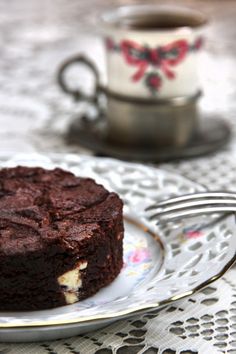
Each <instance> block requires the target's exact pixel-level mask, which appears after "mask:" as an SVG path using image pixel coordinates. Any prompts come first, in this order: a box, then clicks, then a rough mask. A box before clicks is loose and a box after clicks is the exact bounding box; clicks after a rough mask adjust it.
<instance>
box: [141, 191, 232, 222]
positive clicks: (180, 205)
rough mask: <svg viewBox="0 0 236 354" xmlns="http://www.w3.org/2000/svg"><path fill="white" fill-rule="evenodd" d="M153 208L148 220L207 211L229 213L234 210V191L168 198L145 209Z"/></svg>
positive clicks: (173, 217) (166, 220)
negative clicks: (153, 211)
mask: <svg viewBox="0 0 236 354" xmlns="http://www.w3.org/2000/svg"><path fill="white" fill-rule="evenodd" d="M151 210H155V213H154V214H153V215H151V216H149V219H150V220H154V219H157V221H159V222H163V221H165V222H168V221H172V220H176V219H180V218H183V217H192V216H197V215H200V214H207V213H229V212H235V211H236V192H235V193H234V192H222V191H215V192H198V193H191V194H186V195H183V196H180V197H175V198H170V199H168V200H165V201H162V202H160V203H155V204H153V205H151V206H149V207H148V208H146V211H151Z"/></svg>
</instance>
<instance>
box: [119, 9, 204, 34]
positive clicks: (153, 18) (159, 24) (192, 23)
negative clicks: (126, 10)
mask: <svg viewBox="0 0 236 354" xmlns="http://www.w3.org/2000/svg"><path fill="white" fill-rule="evenodd" d="M205 22H206V20H205V19H204V18H203V17H201V16H195V15H193V14H191V15H190V14H189V15H188V14H179V13H178V14H174V13H168V12H162V13H153V14H151V13H146V14H145V13H144V14H140V13H139V14H132V15H126V16H123V17H120V18H119V19H117V20H116V21H115V26H117V27H125V28H129V29H133V30H143V31H145V30H147V31H150V30H162V29H163V30H172V29H176V28H179V27H191V28H194V27H199V26H201V25H203V24H204V23H205Z"/></svg>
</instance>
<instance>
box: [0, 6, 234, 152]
mask: <svg viewBox="0 0 236 354" xmlns="http://www.w3.org/2000/svg"><path fill="white" fill-rule="evenodd" d="M133 3H139V2H138V1H135V2H134V1H128V0H126V1H125V0H123V1H121V0H120V1H117V0H116V1H115V0H109V1H108V0H89V1H86V0H70V1H67V0H54V1H46V0H41V1H38V0H21V1H17V0H10V1H6V0H3V1H1V2H0V26H1V36H0V48H1V50H0V53H1V55H0V151H1V152H3V151H15V150H17V151H23V152H32V151H43V152H45V151H57V152H66V151H74V152H77V151H80V152H87V151H85V150H84V149H82V150H81V149H79V150H78V147H77V146H70V147H68V146H66V145H65V143H64V140H63V138H62V135H61V134H62V133H63V132H64V131H65V129H66V127H67V125H68V124H69V122H70V121H71V120H72V119H73V117H74V116H75V115H76V114H77V111H78V110H80V109H81V107H79V105H78V104H76V103H75V102H73V101H72V100H71V98H70V97H67V96H66V95H65V94H63V93H62V91H61V90H60V88H59V87H58V85H57V82H56V72H57V69H58V66H59V65H60V63H61V62H62V61H63V60H64V59H66V58H67V57H70V56H71V55H74V54H77V53H78V52H82V53H84V54H87V55H89V57H90V58H92V59H93V60H94V62H95V63H97V66H98V67H99V68H100V70H101V73H102V75H103V78H104V80H105V77H104V72H103V71H104V53H103V47H102V43H101V40H100V38H99V35H98V32H99V27H98V24H97V18H99V15H100V14H101V13H102V12H103V11H104V10H107V9H109V8H111V7H113V6H117V5H124V4H133ZM142 3H143V2H142ZM152 3H157V4H165V5H166V4H174V5H186V6H188V7H190V8H191V7H192V8H196V9H198V10H201V11H203V12H204V13H205V14H206V15H207V16H209V18H210V24H209V26H208V28H207V29H206V38H207V41H206V47H205V49H206V50H205V53H204V55H203V57H202V61H201V71H200V76H201V81H202V87H203V90H204V97H203V99H202V100H201V105H203V106H204V109H205V110H206V111H207V112H210V113H211V112H212V113H213V114H216V113H217V114H220V115H221V117H222V118H223V119H225V120H226V121H228V122H229V124H230V126H231V128H232V130H233V132H234V131H235V115H236V99H235V98H236V70H235V59H234V57H235V54H236V42H235V36H236V26H235V19H236V1H234V0H224V1H220V0H204V1H200V0H186V1H179V0H175V1H152ZM77 75H79V76H78V79H79V81H80V82H83V83H84V78H83V76H81V75H82V74H80V73H78V72H77ZM73 76H74V74H73ZM88 83H89V80H88ZM231 144H233V145H234V140H233V141H232V143H231Z"/></svg>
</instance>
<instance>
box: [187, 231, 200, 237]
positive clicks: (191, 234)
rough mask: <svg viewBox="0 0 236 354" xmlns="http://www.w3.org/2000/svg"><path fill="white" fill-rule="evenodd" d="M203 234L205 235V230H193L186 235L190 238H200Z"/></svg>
mask: <svg viewBox="0 0 236 354" xmlns="http://www.w3.org/2000/svg"><path fill="white" fill-rule="evenodd" d="M202 235H203V232H201V231H196V230H192V231H188V232H186V237H187V238H188V239H190V238H199V237H201V236H202Z"/></svg>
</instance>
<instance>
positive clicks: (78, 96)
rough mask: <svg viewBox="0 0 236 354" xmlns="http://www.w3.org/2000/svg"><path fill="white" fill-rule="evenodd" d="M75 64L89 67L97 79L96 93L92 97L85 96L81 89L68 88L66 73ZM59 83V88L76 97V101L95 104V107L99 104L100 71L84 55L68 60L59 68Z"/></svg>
mask: <svg viewBox="0 0 236 354" xmlns="http://www.w3.org/2000/svg"><path fill="white" fill-rule="evenodd" d="M74 64H84V65H85V66H87V67H88V68H89V69H90V70H91V71H92V73H93V75H94V78H95V86H94V92H93V93H92V94H91V95H88V94H85V93H84V92H82V91H81V90H79V89H72V88H70V87H69V86H68V84H67V82H66V79H65V73H66V70H67V69H68V68H69V67H70V66H71V65H74ZM57 81H58V84H59V86H60V87H61V88H62V90H63V91H64V92H65V93H67V94H69V95H72V96H73V97H74V99H75V100H77V101H86V102H90V103H93V104H95V105H97V104H98V93H99V74H98V70H97V68H96V67H95V65H94V64H93V63H92V62H91V61H90V60H89V59H88V58H87V57H85V56H83V55H77V56H75V57H72V58H69V59H67V60H66V61H65V62H64V63H62V65H61V66H60V67H59V70H58V73H57Z"/></svg>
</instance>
